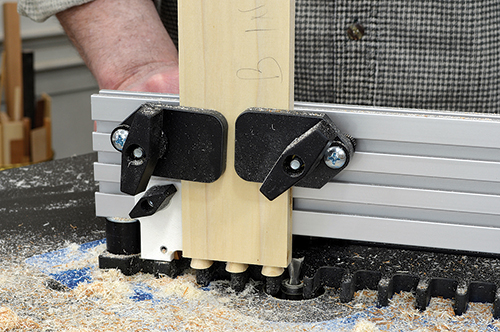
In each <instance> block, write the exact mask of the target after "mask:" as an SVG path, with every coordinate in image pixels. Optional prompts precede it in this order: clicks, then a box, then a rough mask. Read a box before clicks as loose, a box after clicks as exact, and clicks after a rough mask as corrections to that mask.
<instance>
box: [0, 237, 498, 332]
mask: <svg viewBox="0 0 500 332" xmlns="http://www.w3.org/2000/svg"><path fill="white" fill-rule="evenodd" d="M68 248H70V249H74V250H77V248H76V247H71V246H69V247H68ZM99 251H100V248H97V249H96V250H95V251H93V252H92V253H91V256H93V257H91V258H88V257H84V258H83V259H84V260H86V263H85V264H87V263H91V264H96V260H97V255H98V253H99ZM74 264H75V265H72V263H70V262H68V263H67V265H66V264H65V265H66V266H64V268H68V267H74V266H82V263H80V262H75V263H74ZM46 284H47V276H46V275H44V274H43V273H40V272H39V271H38V270H37V269H35V268H33V267H31V266H29V265H27V264H23V263H17V264H13V263H6V262H0V331H72V332H94V331H234V330H238V331H280V332H281V331H283V332H285V331H355V332H379V331H419V332H424V331H425V332H427V331H428V332H434V331H500V323H499V322H498V321H496V320H494V319H493V317H492V314H491V310H492V305H491V304H481V303H471V304H470V305H469V310H468V311H467V312H466V313H465V314H464V315H462V316H455V315H454V313H453V308H452V304H453V303H452V301H451V300H445V299H440V298H433V299H432V300H431V303H430V306H429V308H428V309H427V310H426V311H424V312H420V311H418V310H416V309H415V307H414V302H415V297H414V296H413V294H411V293H400V294H396V295H395V296H394V297H393V299H392V300H391V304H390V306H389V307H386V308H377V307H376V306H375V303H376V292H374V291H369V290H363V291H358V292H357V293H356V294H355V297H354V300H353V301H352V302H350V303H347V304H342V303H339V301H338V296H337V295H336V293H335V290H332V289H328V290H327V291H326V292H325V294H324V295H322V296H321V297H320V298H318V299H315V300H308V301H302V302H298V301H285V300H279V299H274V298H272V297H269V296H267V295H266V294H264V293H263V292H262V290H261V288H260V286H259V284H258V283H250V284H249V285H248V286H247V287H246V289H245V290H244V291H243V292H242V293H239V294H236V293H234V292H233V291H232V290H230V288H229V285H228V282H226V281H219V282H215V283H212V284H213V285H211V287H210V290H207V289H204V288H200V287H199V286H198V285H196V283H195V278H194V276H193V275H192V274H189V273H188V274H186V275H184V276H181V277H178V278H176V279H170V278H160V279H156V278H154V277H153V276H151V275H147V274H137V275H134V276H124V275H123V274H121V273H120V272H118V271H115V270H110V271H103V270H99V269H92V282H90V283H82V284H80V285H79V286H77V287H76V288H74V289H73V290H67V291H56V290H53V289H50V288H48V287H47V286H46Z"/></svg>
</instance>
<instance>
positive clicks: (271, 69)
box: [236, 57, 283, 82]
mask: <svg viewBox="0 0 500 332" xmlns="http://www.w3.org/2000/svg"><path fill="white" fill-rule="evenodd" d="M236 76H237V77H238V78H239V79H241V80H272V79H279V80H280V82H283V70H282V69H281V66H280V64H279V62H278V61H277V60H276V59H275V58H273V57H265V58H263V59H260V60H259V62H257V65H256V67H255V68H240V69H238V70H237V71H236Z"/></svg>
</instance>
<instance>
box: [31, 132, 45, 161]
mask: <svg viewBox="0 0 500 332" xmlns="http://www.w3.org/2000/svg"><path fill="white" fill-rule="evenodd" d="M47 154H48V152H47V130H46V129H45V127H40V128H35V129H33V130H32V131H31V161H32V162H34V163H38V162H41V161H45V160H47Z"/></svg>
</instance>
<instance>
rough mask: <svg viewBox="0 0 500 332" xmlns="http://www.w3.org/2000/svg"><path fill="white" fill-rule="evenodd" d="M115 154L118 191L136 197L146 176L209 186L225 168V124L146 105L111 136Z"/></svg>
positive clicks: (204, 113)
mask: <svg viewBox="0 0 500 332" xmlns="http://www.w3.org/2000/svg"><path fill="white" fill-rule="evenodd" d="M111 143H112V145H113V146H114V148H115V149H116V150H118V151H119V152H121V154H122V161H121V179H120V190H121V191H122V192H124V193H127V194H130V195H136V194H138V193H140V192H143V191H144V190H146V188H147V185H148V183H149V179H150V178H151V176H152V175H155V176H161V177H165V178H169V179H177V180H187V181H196V182H204V183H210V182H214V181H215V180H217V179H218V178H219V177H220V176H221V175H222V174H223V173H224V170H225V167H226V146H227V121H226V119H225V118H224V116H223V115H222V114H220V113H218V112H216V111H212V110H205V109H195V108H190V107H180V106H170V105H168V104H164V103H146V104H143V105H142V106H141V107H139V109H137V110H136V111H135V112H134V113H132V114H131V115H130V116H129V117H128V118H127V119H125V121H123V122H122V123H121V124H120V125H119V126H118V127H116V128H115V129H114V130H113V131H112V133H111Z"/></svg>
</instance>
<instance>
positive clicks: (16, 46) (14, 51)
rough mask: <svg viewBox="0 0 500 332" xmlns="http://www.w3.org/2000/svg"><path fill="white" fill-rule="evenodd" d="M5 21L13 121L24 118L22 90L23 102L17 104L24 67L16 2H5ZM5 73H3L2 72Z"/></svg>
mask: <svg viewBox="0 0 500 332" xmlns="http://www.w3.org/2000/svg"><path fill="white" fill-rule="evenodd" d="M3 22H4V34H5V37H4V48H5V57H6V67H5V74H6V86H5V100H6V105H7V112H8V113H9V116H10V118H11V119H12V120H13V121H20V120H21V119H22V118H23V112H22V110H23V106H22V100H23V97H22V90H21V101H20V102H21V104H20V105H17V106H16V96H15V94H16V92H15V90H16V88H18V89H22V87H23V67H22V62H23V60H22V46H21V45H22V43H21V32H20V24H19V14H18V13H17V3H16V2H6V3H4V4H3ZM2 74H3V73H2Z"/></svg>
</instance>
